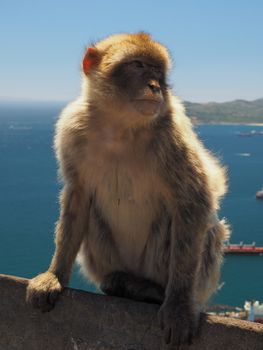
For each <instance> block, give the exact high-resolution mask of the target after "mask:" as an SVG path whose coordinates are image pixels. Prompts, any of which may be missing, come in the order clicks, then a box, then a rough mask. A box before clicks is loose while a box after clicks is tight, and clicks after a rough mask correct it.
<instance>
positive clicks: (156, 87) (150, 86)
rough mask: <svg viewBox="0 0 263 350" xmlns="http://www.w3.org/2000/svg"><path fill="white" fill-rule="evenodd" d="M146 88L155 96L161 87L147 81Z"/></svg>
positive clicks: (152, 81)
mask: <svg viewBox="0 0 263 350" xmlns="http://www.w3.org/2000/svg"><path fill="white" fill-rule="evenodd" d="M148 86H149V88H150V89H151V91H152V92H153V93H155V94H156V93H159V92H160V91H161V87H160V85H159V83H158V82H157V81H156V80H151V81H149V83H148Z"/></svg>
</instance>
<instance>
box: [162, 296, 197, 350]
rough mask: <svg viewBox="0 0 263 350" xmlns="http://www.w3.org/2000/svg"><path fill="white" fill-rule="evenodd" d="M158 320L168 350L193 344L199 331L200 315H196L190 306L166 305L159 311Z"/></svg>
mask: <svg viewBox="0 0 263 350" xmlns="http://www.w3.org/2000/svg"><path fill="white" fill-rule="evenodd" d="M158 318H159V322H160V326H161V328H162V330H163V331H164V342H165V344H166V346H168V349H177V348H178V347H180V346H181V345H186V344H188V345H191V344H192V342H193V338H194V337H195V336H196V335H197V331H198V321H199V315H196V314H195V313H194V312H193V311H192V310H191V307H189V305H187V304H177V305H176V304H175V303H174V302H172V303H169V302H168V303H164V304H163V305H162V306H161V308H160V310H159V313H158Z"/></svg>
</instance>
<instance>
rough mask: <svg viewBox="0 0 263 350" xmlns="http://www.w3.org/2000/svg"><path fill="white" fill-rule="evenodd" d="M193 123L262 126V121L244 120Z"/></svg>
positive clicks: (197, 123) (197, 122) (195, 123)
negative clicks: (249, 121)
mask: <svg viewBox="0 0 263 350" xmlns="http://www.w3.org/2000/svg"><path fill="white" fill-rule="evenodd" d="M194 125H246V126H263V122H262V123H245V122H201V121H200V122H199V121H194Z"/></svg>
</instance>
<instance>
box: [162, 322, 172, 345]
mask: <svg viewBox="0 0 263 350" xmlns="http://www.w3.org/2000/svg"><path fill="white" fill-rule="evenodd" d="M171 334H172V330H171V327H169V326H168V327H165V329H164V342H165V344H170V342H171Z"/></svg>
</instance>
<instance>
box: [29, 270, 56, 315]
mask: <svg viewBox="0 0 263 350" xmlns="http://www.w3.org/2000/svg"><path fill="white" fill-rule="evenodd" d="M62 289H63V287H62V285H61V284H60V282H59V280H58V279H57V277H56V276H55V275H54V274H53V273H52V272H49V271H47V272H44V273H41V274H40V275H38V276H36V277H35V278H33V279H31V280H30V281H29V283H28V287H27V291H26V301H27V303H29V304H31V305H32V306H33V307H34V308H40V309H41V310H42V311H43V312H46V311H50V310H51V309H53V307H54V305H55V301H56V300H57V298H58V296H59V294H60V293H61V292H62Z"/></svg>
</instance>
